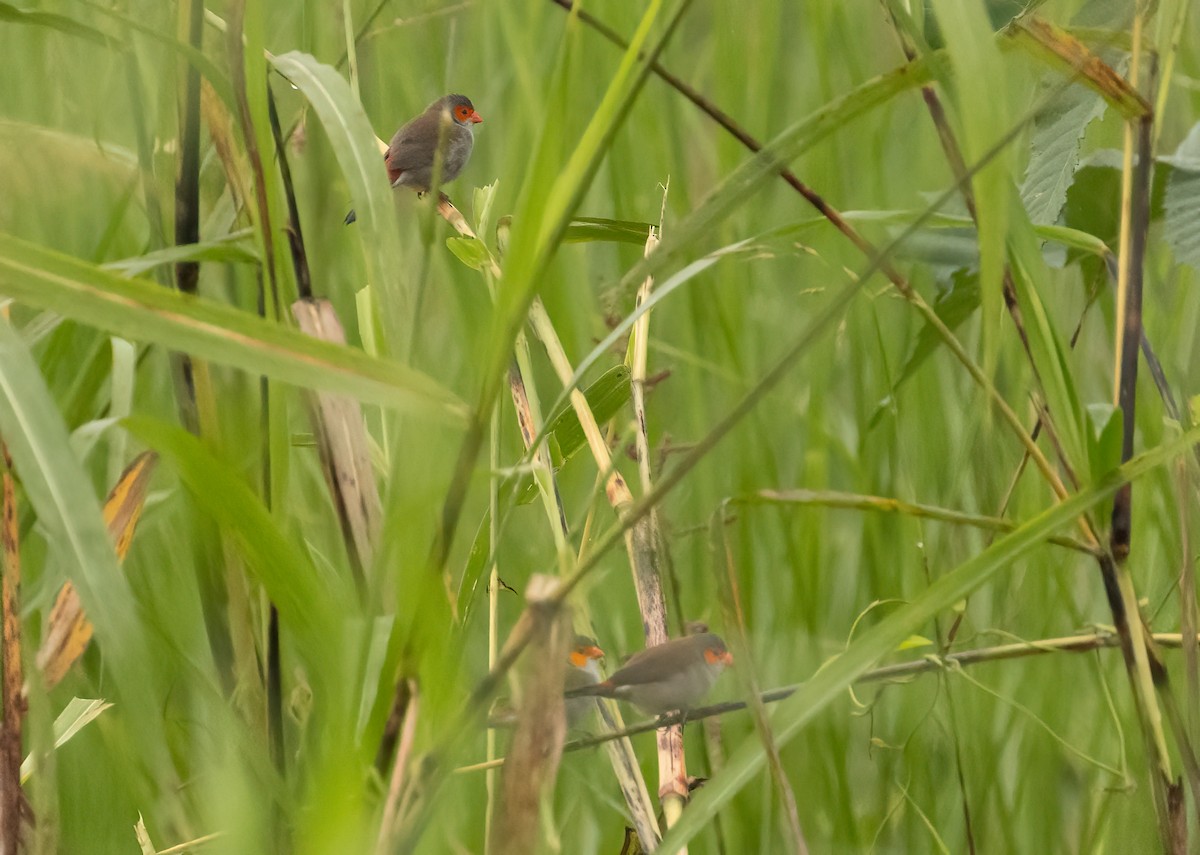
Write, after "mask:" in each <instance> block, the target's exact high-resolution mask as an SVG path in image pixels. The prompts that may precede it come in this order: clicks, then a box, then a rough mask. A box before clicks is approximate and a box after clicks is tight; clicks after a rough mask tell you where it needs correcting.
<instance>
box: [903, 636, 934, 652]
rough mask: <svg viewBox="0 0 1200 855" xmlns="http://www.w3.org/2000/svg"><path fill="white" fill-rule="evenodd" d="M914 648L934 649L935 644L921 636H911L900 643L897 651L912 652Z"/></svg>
mask: <svg viewBox="0 0 1200 855" xmlns="http://www.w3.org/2000/svg"><path fill="white" fill-rule="evenodd" d="M914 647H933V642H932V641H930V640H929V639H928V638H925V637H924V636H921V635H910V636H909V637H908V638H906V639H904V640H903V641H901V642H900V644H899V645H898V646H897V647H896V649H897V650H912V649H913V648H914Z"/></svg>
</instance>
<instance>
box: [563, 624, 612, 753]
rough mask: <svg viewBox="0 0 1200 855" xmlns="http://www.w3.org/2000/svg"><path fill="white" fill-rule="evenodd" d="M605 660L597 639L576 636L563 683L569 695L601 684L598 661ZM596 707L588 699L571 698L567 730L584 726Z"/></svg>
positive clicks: (568, 700)
mask: <svg viewBox="0 0 1200 855" xmlns="http://www.w3.org/2000/svg"><path fill="white" fill-rule="evenodd" d="M603 658H604V651H603V650H601V649H600V648H599V647H598V646H596V640H595V639H593V638H588V637H587V636H586V635H577V636H575V641H574V643H573V646H572V648H571V653H570V654H569V655H568V656H567V661H568V662H570V664H571V667H570V668H568V669H567V676H566V679H565V680H564V682H563V688H564V689H565V690H566V691H567V693H568V694H569V693H570V692H573V691H575V690H576V689H582V688H584V687H586V686H593V685H595V684H596V683H597V682H599V680H600V669H599V667H597V665H596V661H597V660H599V659H603ZM595 705H596V704H595V701H593V700H592V699H591V698H588V697H576V698H571V697H569V698H568V699H567V729H568V730H574V729H575V728H578V727H580V726H582V725H583V724H584V723H585V722H586V721H587V716H588V713H589V712H591V711H592V707H594V706H595Z"/></svg>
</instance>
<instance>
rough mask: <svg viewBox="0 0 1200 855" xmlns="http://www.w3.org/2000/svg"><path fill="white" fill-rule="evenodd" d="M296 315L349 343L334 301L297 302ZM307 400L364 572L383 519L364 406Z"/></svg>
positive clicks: (329, 396) (344, 400) (328, 395)
mask: <svg viewBox="0 0 1200 855" xmlns="http://www.w3.org/2000/svg"><path fill="white" fill-rule="evenodd" d="M292 316H293V317H294V318H295V319H296V323H297V324H298V325H299V327H300V329H301V330H302V331H303V332H305V333H307V334H308V335H311V336H312V337H313V338H319V339H322V340H324V341H329V342H333V343H335V344H345V343H346V334H345V332H344V331H343V330H342V325H341V323H340V322H339V321H338V316H337V312H336V311H334V308H333V304H332V303H330V302H329V301H328V300H325V299H302V300H297V301H296V302H295V303H293V304H292ZM307 399H308V403H309V414H310V416H311V418H312V425H313V432H314V433H315V434H316V437H317V450H318V451H319V452H320V454H321V468H322V469H323V470H324V472H325V481H326V483H327V484H328V485H329V493H330V495H331V496H332V498H333V504H334V507H336V508H337V514H338V522H339V524H340V525H341V528H342V537H343V538H344V540H345V542H346V550H347V551H348V552H349V553H350V558H351V561H352V562H353V563H354V565H355V567H356V568H357V569H358V571H359V574H360V576H361V574H362V573H363V572H364V571H365V570H366V569H367V568H369V567H370V566H371V562H372V560H373V559H374V557H375V546H376V544H377V543H378V540H379V526H380V521H381V520H382V518H383V507H382V505H381V504H380V501H379V488H378V487H377V486H376V484H375V472H374V470H373V469H372V468H371V454H370V449H369V447H368V445H367V426H366V422H365V421H364V420H363V415H362V408H361V407H360V406H359V404H358V402H357V401H355V400H354V399H353V398H351V397H349V396H347V395H338V394H334V393H332V392H316V393H310V394H309V395H307Z"/></svg>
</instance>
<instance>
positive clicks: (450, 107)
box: [346, 95, 483, 224]
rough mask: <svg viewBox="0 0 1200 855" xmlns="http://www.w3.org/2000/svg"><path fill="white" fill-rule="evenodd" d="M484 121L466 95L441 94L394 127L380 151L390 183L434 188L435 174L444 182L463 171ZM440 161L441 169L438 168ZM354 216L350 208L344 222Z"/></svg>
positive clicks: (417, 189)
mask: <svg viewBox="0 0 1200 855" xmlns="http://www.w3.org/2000/svg"><path fill="white" fill-rule="evenodd" d="M482 121H483V118H482V117H481V116H480V115H479V114H478V113H477V112H475V105H474V104H472V103H471V99H470V98H468V97H467V96H466V95H443V96H442V97H441V98H438V99H437V100H436V101H434V102H433V103H432V104H430V105H429V106H428V107H426V108H425V112H423V113H421V115H419V116H417V117H416V118H414V119H411V120H410V121H409V122H408V123H406V124H405V125H404V126H403V127H401V128H400V130H398V131H396V133H395V135H394V136H393V137H392V141H391V142H390V143H389V144H388V148H387V151H386V152H385V153H384V155H383V160H384V163H385V164H386V165H387V172H388V180H389V181H391V182H392V186H393V187H410V188H412V189H413V190H416V191H417V192H418V193H428V192H429V191H430V190H431V189H433V181H434V177H435V172H436V173H437V175H436V177H437V178H438V179H439V182H440V183H442V184H445V183H447V182H449V181H453V180H454V179H455V178H457V177H458V174H459V173H460V172H462V170H463V167H464V166H466V165H467V161H468V160H469V159H470V157H471V150H472V149H473V148H474V147H475V132H474V130H473V128H474V126H475V125H477V124H479V123H480V122H482ZM439 162H440V171H438V170H439ZM355 219H356V217H355V214H354V212H353V211H351V212H350V213H349V214H347V215H346V223H347V224H349V223H352V222H354V220H355Z"/></svg>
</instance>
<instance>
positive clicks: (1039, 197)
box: [1021, 73, 1107, 225]
mask: <svg viewBox="0 0 1200 855" xmlns="http://www.w3.org/2000/svg"><path fill="white" fill-rule="evenodd" d="M1050 79H1051V80H1052V81H1053V83H1054V84H1055V85H1057V84H1058V81H1059V80H1060V76H1059V75H1058V74H1057V73H1056V74H1054V75H1052V76H1051V78H1050ZM1106 107H1107V102H1106V101H1105V100H1104V99H1103V98H1101V97H1100V95H1099V94H1098V93H1096V92H1094V91H1092V90H1091V89H1087V88H1084V87H1082V86H1069V87H1067V88H1066V89H1063V90H1062V91H1060V92H1059V93H1058V94H1057V95H1055V96H1054V97H1053V98H1052V99H1051V100H1050V102H1049V103H1048V104H1046V106H1045V107H1044V108H1043V109H1042V110H1041V111H1040V112H1039V113H1038V115H1037V117H1036V118H1035V119H1034V122H1033V139H1032V140H1031V142H1030V155H1029V164H1028V166H1027V167H1026V169H1025V183H1024V184H1023V185H1022V186H1021V201H1022V203H1024V205H1025V210H1026V212H1027V213H1028V214H1029V219H1030V221H1032V222H1033V223H1034V224H1036V225H1052V224H1053V223H1055V222H1056V221H1057V220H1058V215H1059V212H1060V211H1062V207H1063V205H1065V204H1066V201H1067V190H1068V188H1070V186H1071V182H1072V180H1074V178H1075V169H1076V167H1077V166H1078V165H1079V143H1080V141H1081V140H1082V139H1083V134H1084V131H1086V130H1087V127H1088V125H1090V124H1091V123H1092V122H1093V121H1094V120H1095V119H1097V118H1099V117H1100V116H1102V115H1104V111H1105V109H1106Z"/></svg>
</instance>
